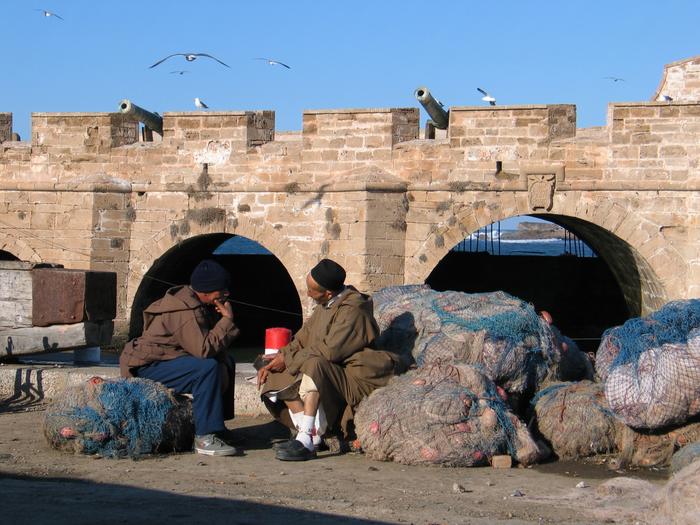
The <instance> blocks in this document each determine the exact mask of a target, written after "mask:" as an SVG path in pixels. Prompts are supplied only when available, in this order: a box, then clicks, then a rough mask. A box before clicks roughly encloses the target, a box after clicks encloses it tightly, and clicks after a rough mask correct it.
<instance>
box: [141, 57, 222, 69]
mask: <svg viewBox="0 0 700 525" xmlns="http://www.w3.org/2000/svg"><path fill="white" fill-rule="evenodd" d="M172 57H185V60H187V61H188V62H194V61H195V60H197V58H199V57H207V58H211V59H212V60H216V61H217V62H218V63H219V64H221V65H222V66H226V67H228V68H230V67H231V66H229V65H228V64H225V63H223V62H222V61H221V60H219V59H218V58H216V57H215V56H212V55H208V54H207V53H173V54H172V55H168V56H167V57H165V58H162V59H160V60H159V61H158V62H156V63H155V64H153V65H152V66H148V69H153V68H154V67H156V66H157V65H158V64H162V63H163V62H165V61H166V60H168V59H169V58H172Z"/></svg>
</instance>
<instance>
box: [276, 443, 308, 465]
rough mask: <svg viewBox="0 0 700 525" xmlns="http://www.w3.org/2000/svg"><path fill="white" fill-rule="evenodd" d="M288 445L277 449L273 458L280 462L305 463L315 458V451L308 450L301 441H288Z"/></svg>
mask: <svg viewBox="0 0 700 525" xmlns="http://www.w3.org/2000/svg"><path fill="white" fill-rule="evenodd" d="M288 443H289V444H288V445H286V446H284V447H279V448H277V449H276V451H275V457H276V458H277V459H279V460H280V461H307V460H309V459H314V458H315V457H316V451H315V450H309V449H308V448H306V447H305V446H304V445H303V444H302V442H301V441H297V440H296V439H294V440H292V441H288Z"/></svg>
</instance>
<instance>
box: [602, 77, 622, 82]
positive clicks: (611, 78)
mask: <svg viewBox="0 0 700 525" xmlns="http://www.w3.org/2000/svg"><path fill="white" fill-rule="evenodd" d="M603 78H604V79H606V80H612V81H613V82H624V81H625V79H624V78H620V77H603Z"/></svg>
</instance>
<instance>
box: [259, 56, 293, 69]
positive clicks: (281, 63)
mask: <svg viewBox="0 0 700 525" xmlns="http://www.w3.org/2000/svg"><path fill="white" fill-rule="evenodd" d="M253 60H264V61H265V62H267V63H268V64H270V65H271V66H282V67H286V68H287V69H292V68H291V67H289V66H288V65H287V64H285V63H283V62H280V61H279V60H272V59H271V58H262V57H258V58H254V59H253Z"/></svg>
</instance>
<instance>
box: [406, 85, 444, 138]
mask: <svg viewBox="0 0 700 525" xmlns="http://www.w3.org/2000/svg"><path fill="white" fill-rule="evenodd" d="M413 94H414V95H415V97H416V100H418V102H420V103H421V105H422V106H423V109H425V111H426V113H428V115H430V118H431V120H429V121H428V127H430V125H432V126H434V127H436V128H437V129H447V125H448V124H449V121H450V117H449V111H447V110H445V109H444V108H443V107H442V103H441V102H439V101H437V100H436V99H435V98H434V97H433V95H432V93H430V90H429V89H428V88H427V87H425V86H421V87H419V88H417V89H416V91H415V92H414V93H413ZM426 138H427V135H426Z"/></svg>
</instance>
